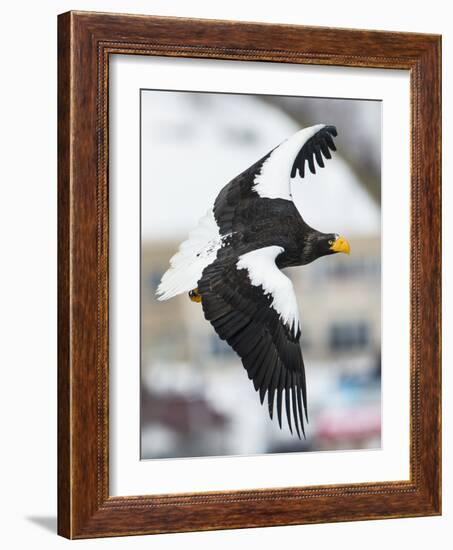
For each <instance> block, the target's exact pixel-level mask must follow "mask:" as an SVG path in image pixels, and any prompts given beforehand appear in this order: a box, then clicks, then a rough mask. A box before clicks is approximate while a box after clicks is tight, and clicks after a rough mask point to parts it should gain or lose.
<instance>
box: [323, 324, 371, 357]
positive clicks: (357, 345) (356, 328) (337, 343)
mask: <svg viewBox="0 0 453 550" xmlns="http://www.w3.org/2000/svg"><path fill="white" fill-rule="evenodd" d="M369 332H370V331H369V326H368V324H367V323H366V322H365V321H356V322H341V323H340V322H337V323H333V324H332V325H331V326H330V328H329V346H330V349H331V350H332V351H348V350H360V349H364V348H366V347H367V346H368V345H369V343H370V334H369Z"/></svg>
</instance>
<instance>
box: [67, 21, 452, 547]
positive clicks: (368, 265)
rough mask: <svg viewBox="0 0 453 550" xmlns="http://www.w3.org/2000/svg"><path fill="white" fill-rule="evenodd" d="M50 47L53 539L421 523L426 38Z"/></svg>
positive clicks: (435, 389) (72, 37) (302, 34)
mask: <svg viewBox="0 0 453 550" xmlns="http://www.w3.org/2000/svg"><path fill="white" fill-rule="evenodd" d="M58 46H59V79H58V87H59V89H58V93H59V105H58V116H59V125H58V149H59V166H58V204H59V217H58V233H59V234H58V252H59V265H58V277H59V278H58V284H59V288H58V292H59V313H58V326H59V348H58V398H59V410H58V416H59V418H58V531H59V533H60V534H61V535H62V536H65V537H67V538H89V537H103V536H119V535H131V534H151V533H164V532H178V531H197V530H208V529H228V528H241V527H258V526H271V525H292V524H304V523H321V522H333V521H352V520H365V519H379V518H392V517H393V518H394V517H413V516H428V515H438V514H440V513H441V490H440V487H441V471H440V460H441V447H440V445H441V430H440V425H441V416H440V402H441V379H440V351H441V342H440V334H441V333H440V293H441V278H440V270H441V257H440V219H441V218H440V215H441V214H440V213H441V174H440V169H441V161H440V159H441V133H440V109H441V85H440V56H441V53H440V51H441V39H440V37H439V36H435V35H429V34H412V33H392V32H379V31H365V30H349V29H348V30H346V29H333V28H322V27H319V28H314V27H304V26H289V25H265V24H257V23H244V22H242V23H239V22H232V21H209V20H195V19H182V18H167V17H151V16H138V15H137V16H135V15H113V14H101V13H89V12H69V13H65V14H63V15H60V16H59V22H58Z"/></svg>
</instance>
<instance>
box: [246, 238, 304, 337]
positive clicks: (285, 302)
mask: <svg viewBox="0 0 453 550" xmlns="http://www.w3.org/2000/svg"><path fill="white" fill-rule="evenodd" d="M282 252H283V248H282V247H281V246H267V247H265V248H260V249H258V250H253V251H252V252H247V253H246V254H242V256H239V260H238V262H237V264H236V266H237V268H238V269H246V270H247V271H248V276H249V279H250V282H251V283H252V285H253V286H262V287H263V290H264V294H265V295H266V296H267V295H268V294H271V295H272V298H273V299H272V304H271V305H272V308H273V309H275V311H276V312H277V313H278V314H279V316H280V319H281V320H282V321H283V322H284V323H285V324H286V325H287V326H288V328H289V329H290V330H292V331H293V333H294V335H296V334H297V331H298V330H299V309H298V307H297V300H296V294H295V292H294V287H293V284H292V282H291V280H290V279H288V277H287V276H286V275H285V274H284V273H282V272H281V271H280V269H278V267H277V265H276V263H275V258H276V257H277V256H278V255H279V254H281V253H282Z"/></svg>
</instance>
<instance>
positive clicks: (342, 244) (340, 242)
mask: <svg viewBox="0 0 453 550" xmlns="http://www.w3.org/2000/svg"><path fill="white" fill-rule="evenodd" d="M330 250H333V252H343V253H344V254H350V252H351V247H350V246H349V242H348V241H347V239H345V238H344V237H338V239H337V240H336V241H335V242H334V243H333V244H332V246H331V247H330Z"/></svg>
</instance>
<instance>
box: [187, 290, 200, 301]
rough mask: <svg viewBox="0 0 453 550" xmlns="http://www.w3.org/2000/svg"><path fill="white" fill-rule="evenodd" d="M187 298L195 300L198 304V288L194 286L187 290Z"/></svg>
mask: <svg viewBox="0 0 453 550" xmlns="http://www.w3.org/2000/svg"><path fill="white" fill-rule="evenodd" d="M189 298H190V299H191V300H192V302H197V303H198V304H199V303H200V302H201V296H200V294H199V293H198V288H194V289H193V290H191V291H190V292H189Z"/></svg>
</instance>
